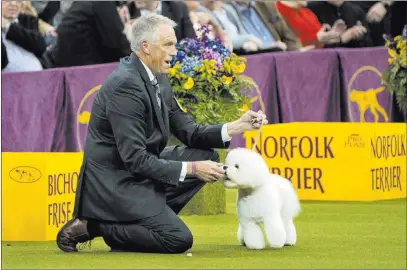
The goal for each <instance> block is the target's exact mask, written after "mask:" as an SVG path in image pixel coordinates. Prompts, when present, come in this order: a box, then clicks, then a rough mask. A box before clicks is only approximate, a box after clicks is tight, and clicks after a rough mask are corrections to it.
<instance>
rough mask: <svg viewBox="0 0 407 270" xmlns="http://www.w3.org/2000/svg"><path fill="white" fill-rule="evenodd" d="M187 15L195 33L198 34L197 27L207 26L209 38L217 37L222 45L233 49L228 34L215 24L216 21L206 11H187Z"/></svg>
mask: <svg viewBox="0 0 407 270" xmlns="http://www.w3.org/2000/svg"><path fill="white" fill-rule="evenodd" d="M189 17H190V19H191V22H192V25H193V27H194V30H195V34H196V35H197V36H199V34H200V33H199V32H198V29H199V28H200V27H201V26H202V25H207V26H209V29H211V31H210V36H211V38H218V39H219V40H220V41H221V42H222V43H223V45H224V46H225V47H226V48H227V49H228V50H229V51H233V45H232V43H231V42H230V40H229V37H228V34H227V33H226V32H225V31H224V30H223V29H222V28H221V27H220V26H219V24H217V22H216V21H215V20H214V19H213V18H212V17H211V16H210V15H209V14H207V13H205V12H200V11H189Z"/></svg>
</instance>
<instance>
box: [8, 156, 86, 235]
mask: <svg viewBox="0 0 407 270" xmlns="http://www.w3.org/2000/svg"><path fill="white" fill-rule="evenodd" d="M82 158H83V153H2V206H3V207H2V223H3V224H2V234H3V238H2V240H3V241H46V240H55V237H56V235H57V232H58V230H59V229H60V228H61V227H62V226H63V225H64V224H65V223H66V222H67V220H69V219H70V218H71V217H72V213H73V209H74V199H75V190H76V185H77V181H78V173H79V170H80V166H81V162H82Z"/></svg>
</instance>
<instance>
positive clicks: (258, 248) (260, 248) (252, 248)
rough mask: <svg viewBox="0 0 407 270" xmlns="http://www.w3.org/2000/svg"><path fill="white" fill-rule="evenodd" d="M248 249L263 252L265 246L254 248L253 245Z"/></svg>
mask: <svg viewBox="0 0 407 270" xmlns="http://www.w3.org/2000/svg"><path fill="white" fill-rule="evenodd" d="M246 247H247V249H250V250H262V249H264V248H265V246H260V245H259V246H253V245H251V246H246Z"/></svg>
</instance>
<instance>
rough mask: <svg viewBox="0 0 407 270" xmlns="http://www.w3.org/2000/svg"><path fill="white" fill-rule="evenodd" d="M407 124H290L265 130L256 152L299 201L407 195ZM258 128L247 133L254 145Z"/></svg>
mask: <svg viewBox="0 0 407 270" xmlns="http://www.w3.org/2000/svg"><path fill="white" fill-rule="evenodd" d="M406 129H407V125H406V124H397V123H384V124H378V123H371V124H370V123H289V124H278V125H267V126H264V127H263V128H262V131H261V135H260V138H259V140H258V142H257V144H256V147H255V151H257V152H258V153H261V155H262V156H263V158H264V159H265V161H266V162H267V164H268V166H269V169H270V171H271V172H272V173H275V174H279V175H281V176H283V177H286V178H288V179H290V180H291V182H292V183H293V185H294V187H295V188H296V190H297V194H298V196H299V198H300V200H322V201H376V200H386V199H397V198H406V163H407V159H406V152H407V142H406ZM256 136H257V131H250V132H247V133H245V140H246V147H247V148H249V149H252V147H253V145H254V141H255V140H256Z"/></svg>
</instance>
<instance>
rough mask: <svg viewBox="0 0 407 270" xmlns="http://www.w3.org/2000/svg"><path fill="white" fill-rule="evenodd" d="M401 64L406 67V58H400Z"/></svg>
mask: <svg viewBox="0 0 407 270" xmlns="http://www.w3.org/2000/svg"><path fill="white" fill-rule="evenodd" d="M401 66H402V67H407V58H404V59H403V60H401Z"/></svg>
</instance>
